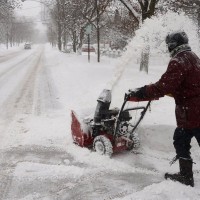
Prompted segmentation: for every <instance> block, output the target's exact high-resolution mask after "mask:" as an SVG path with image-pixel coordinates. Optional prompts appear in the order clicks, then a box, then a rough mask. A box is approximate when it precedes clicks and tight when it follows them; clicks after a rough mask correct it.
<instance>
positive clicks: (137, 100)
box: [114, 93, 157, 138]
mask: <svg viewBox="0 0 200 200" xmlns="http://www.w3.org/2000/svg"><path fill="white" fill-rule="evenodd" d="M153 100H157V99H153ZM128 101H132V102H140V101H148V103H147V105H146V106H139V107H133V108H127V109H124V107H125V105H126V103H127V102H128ZM150 105H151V100H150V99H142V100H141V99H138V98H137V97H134V96H133V95H130V94H127V93H125V97H124V102H123V104H122V107H121V109H120V111H119V114H118V118H117V121H116V125H115V130H114V138H116V137H117V132H118V129H119V126H120V122H121V116H122V113H123V112H126V111H132V110H142V111H141V115H140V118H139V119H138V121H137V122H136V124H135V125H134V127H133V129H132V130H131V134H133V132H134V131H135V129H136V128H137V127H138V125H139V124H140V122H141V121H142V119H143V118H144V116H145V114H146V112H147V110H148V108H149V107H150Z"/></svg>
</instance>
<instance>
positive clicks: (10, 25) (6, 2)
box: [0, 0, 35, 48]
mask: <svg viewBox="0 0 200 200" xmlns="http://www.w3.org/2000/svg"><path fill="white" fill-rule="evenodd" d="M20 5H21V1H19V0H0V44H1V43H3V44H6V45H7V48H8V47H9V46H13V45H16V44H17V45H18V44H20V43H22V42H26V41H31V39H32V37H33V35H34V33H35V31H34V22H33V21H30V20H27V19H25V18H19V17H18V18H17V17H16V16H15V13H14V11H15V8H20Z"/></svg>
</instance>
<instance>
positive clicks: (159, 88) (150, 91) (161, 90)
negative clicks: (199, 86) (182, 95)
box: [145, 60, 186, 98]
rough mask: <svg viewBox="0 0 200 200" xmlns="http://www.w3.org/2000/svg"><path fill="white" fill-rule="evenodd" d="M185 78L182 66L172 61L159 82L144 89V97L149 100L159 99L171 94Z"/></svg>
mask: <svg viewBox="0 0 200 200" xmlns="http://www.w3.org/2000/svg"><path fill="white" fill-rule="evenodd" d="M185 76H186V71H185V69H184V66H183V65H181V64H180V63H178V62H177V61H176V60H172V61H171V62H170V63H169V66H168V68H167V71H166V72H165V73H164V74H163V75H162V77H161V78H160V80H159V81H158V82H156V83H154V84H151V85H147V86H146V87H145V95H146V96H147V97H149V98H159V97H163V96H165V95H169V94H173V93H174V92H175V91H176V89H177V88H178V87H179V86H180V85H181V83H182V82H183V80H184V79H185Z"/></svg>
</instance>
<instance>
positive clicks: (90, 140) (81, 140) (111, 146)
mask: <svg viewBox="0 0 200 200" xmlns="http://www.w3.org/2000/svg"><path fill="white" fill-rule="evenodd" d="M97 102H98V104H97V107H96V110H95V114H94V117H93V118H89V119H88V118H87V119H84V120H82V121H81V122H80V121H79V119H78V116H77V115H76V113H75V112H74V111H72V112H71V116H72V123H71V131H72V137H73V140H74V143H75V144H77V145H79V146H81V147H87V148H91V149H93V150H94V151H96V152H98V153H99V154H102V155H103V154H105V155H108V156H111V155H112V154H113V153H115V152H119V151H123V150H132V149H133V148H136V147H138V146H139V138H138V136H137V134H136V133H135V130H136V128H137V127H138V125H139V123H140V122H141V120H142V119H143V117H144V115H145V113H146V111H147V109H148V108H149V106H150V103H151V101H148V103H147V105H146V106H140V107H138V106H137V107H129V108H125V106H126V104H127V102H138V99H136V98H133V97H131V98H130V97H129V96H125V99H124V103H123V104H122V107H121V109H118V108H114V109H109V107H110V103H111V91H110V90H106V89H105V90H103V92H102V93H101V94H100V96H99V98H98V99H97ZM138 111H140V116H139V118H138V119H137V120H136V119H134V117H133V115H132V112H138Z"/></svg>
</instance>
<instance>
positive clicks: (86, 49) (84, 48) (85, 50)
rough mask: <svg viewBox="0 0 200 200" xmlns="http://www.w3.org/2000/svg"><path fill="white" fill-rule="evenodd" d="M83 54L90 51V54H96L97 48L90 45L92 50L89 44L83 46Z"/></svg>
mask: <svg viewBox="0 0 200 200" xmlns="http://www.w3.org/2000/svg"><path fill="white" fill-rule="evenodd" d="M81 50H82V52H88V51H89V50H90V52H94V53H95V48H94V46H93V45H90V49H89V48H88V44H83V46H82V49H81Z"/></svg>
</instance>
